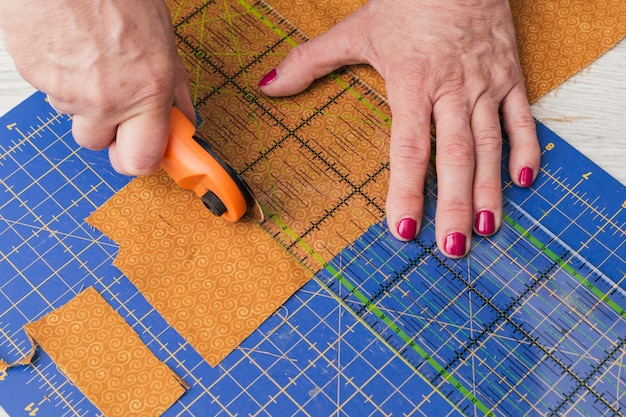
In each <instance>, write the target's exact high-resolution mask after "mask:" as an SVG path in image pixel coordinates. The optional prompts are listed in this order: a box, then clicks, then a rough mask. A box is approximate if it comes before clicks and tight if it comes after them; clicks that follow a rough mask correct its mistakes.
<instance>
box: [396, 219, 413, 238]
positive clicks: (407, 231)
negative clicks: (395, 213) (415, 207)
mask: <svg viewBox="0 0 626 417" xmlns="http://www.w3.org/2000/svg"><path fill="white" fill-rule="evenodd" d="M416 233H417V222H416V221H415V220H413V219H411V218H409V217H407V218H404V219H402V220H400V222H399V223H398V235H399V236H400V237H401V238H402V239H406V240H413V239H415V234H416Z"/></svg>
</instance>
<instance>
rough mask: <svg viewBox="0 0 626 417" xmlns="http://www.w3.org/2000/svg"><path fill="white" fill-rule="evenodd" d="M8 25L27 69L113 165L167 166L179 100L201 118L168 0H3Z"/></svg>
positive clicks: (77, 134)
mask: <svg viewBox="0 0 626 417" xmlns="http://www.w3.org/2000/svg"><path fill="white" fill-rule="evenodd" d="M0 28H1V29H2V31H3V34H4V38H5V46H6V49H7V51H8V52H9V53H10V54H11V56H12V57H13V59H14V61H15V65H16V68H17V69H18V71H19V72H20V74H21V76H22V77H23V78H24V79H25V80H26V81H28V82H29V83H31V84H32V85H33V86H34V87H35V88H37V89H38V90H41V91H43V92H45V93H47V94H48V96H49V99H50V103H51V104H52V105H53V106H54V107H55V108H56V109H58V110H59V111H62V112H64V113H68V114H73V115H74V118H73V126H72V133H73V135H74V138H75V140H76V142H77V143H78V144H80V145H82V146H84V147H86V148H89V149H94V150H100V149H105V148H107V147H108V148H109V156H110V159H111V163H112V165H113V167H114V168H115V169H116V170H118V171H119V172H121V173H125V174H132V175H140V174H146V173H149V172H151V171H153V170H154V169H155V168H157V167H158V165H159V163H160V161H161V158H162V155H163V152H164V149H165V145H166V143H167V137H168V132H169V114H170V110H171V107H172V105H176V106H178V107H180V108H181V110H183V112H184V113H185V114H186V115H187V117H189V118H190V119H191V120H192V121H195V113H194V110H193V106H192V103H191V98H190V95H189V90H188V76H187V73H186V71H185V69H184V67H183V64H182V61H181V59H180V57H179V56H178V55H177V51H176V45H175V41H174V34H173V30H172V24H171V17H170V14H169V10H168V8H167V6H166V5H165V3H164V2H163V1H162V0H133V1H127V0H93V1H72V0H57V1H52V2H50V1H37V0H20V1H19V2H16V1H13V0H0Z"/></svg>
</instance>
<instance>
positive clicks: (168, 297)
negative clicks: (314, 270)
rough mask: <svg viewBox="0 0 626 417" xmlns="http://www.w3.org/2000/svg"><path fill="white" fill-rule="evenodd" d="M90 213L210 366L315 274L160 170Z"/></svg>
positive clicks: (130, 272)
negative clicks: (223, 216) (225, 217)
mask: <svg viewBox="0 0 626 417" xmlns="http://www.w3.org/2000/svg"><path fill="white" fill-rule="evenodd" d="M129 210H130V211H129ZM87 220H88V222H89V223H90V224H92V225H93V226H95V227H97V228H99V229H100V230H101V231H102V232H104V233H105V234H107V235H108V236H109V237H111V238H112V239H114V240H115V241H116V242H117V243H119V245H120V252H119V254H118V257H117V259H116V261H115V265H116V266H117V267H119V268H120V269H121V270H122V271H123V272H124V273H125V274H126V276H128V278H129V279H130V280H131V281H132V282H133V284H135V285H136V286H137V288H138V289H139V291H141V293H142V294H143V295H144V296H145V297H146V299H147V300H148V301H149V302H150V303H151V304H152V305H153V306H154V308H156V309H157V310H158V311H159V312H160V313H161V314H162V315H163V317H164V318H165V319H166V320H167V321H168V323H169V324H170V325H171V326H172V327H173V328H175V329H176V330H177V331H178V332H179V333H180V334H181V335H182V336H183V337H184V338H185V339H186V340H187V341H188V342H189V343H190V344H191V345H192V346H193V347H194V348H195V349H196V350H197V351H198V353H200V354H201V355H202V356H203V357H204V358H205V359H206V360H207V362H209V363H210V364H211V365H213V366H215V365H217V364H218V363H219V362H220V361H221V360H222V359H223V358H224V357H225V356H226V355H227V354H228V353H230V352H231V351H232V350H233V349H235V348H236V347H237V346H238V345H239V344H240V343H241V342H242V341H243V340H244V339H245V338H246V337H247V336H248V335H249V334H250V333H252V331H254V330H255V329H256V328H257V327H258V326H259V325H260V324H261V323H262V322H263V321H264V320H265V319H266V318H267V317H269V315H270V314H272V313H273V312H274V311H275V310H276V309H277V308H278V307H279V306H280V305H281V304H282V303H283V302H285V301H286V300H287V298H289V297H290V296H291V295H292V294H293V293H294V292H296V290H298V289H299V288H300V287H301V286H302V285H303V284H304V283H305V282H306V281H308V279H309V278H310V277H311V274H310V273H309V272H308V271H306V270H305V268H304V267H303V266H301V265H300V264H299V263H298V262H297V261H296V260H295V259H294V258H293V257H292V256H291V255H289V254H288V253H287V252H286V251H285V249H284V248H283V247H282V246H280V245H279V244H278V243H277V242H276V241H274V240H273V239H272V237H271V236H269V235H268V234H267V233H266V232H265V231H264V230H263V229H262V228H261V227H260V226H259V225H258V224H256V223H254V222H252V221H240V222H238V223H234V224H233V223H230V222H227V221H225V220H223V219H221V218H218V217H216V216H214V215H212V214H211V213H210V212H209V211H208V210H207V208H206V207H205V206H204V205H203V204H202V203H201V202H200V200H199V199H198V198H197V197H196V196H195V195H194V194H193V193H192V192H190V191H187V190H183V189H181V188H179V187H178V186H177V185H176V184H175V183H174V182H173V181H172V180H171V179H170V178H169V177H168V176H167V175H166V174H165V173H164V172H163V171H159V172H157V173H155V174H153V175H150V176H146V177H141V178H138V179H136V180H134V181H133V182H131V183H130V184H129V185H128V186H127V187H126V188H124V189H123V190H122V191H120V192H119V193H118V194H116V195H115V196H114V197H113V198H112V199H110V200H109V201H108V202H107V203H106V204H105V205H104V206H103V207H101V208H100V209H99V210H98V211H96V212H95V213H94V214H93V215H92V216H90V217H89V219H87Z"/></svg>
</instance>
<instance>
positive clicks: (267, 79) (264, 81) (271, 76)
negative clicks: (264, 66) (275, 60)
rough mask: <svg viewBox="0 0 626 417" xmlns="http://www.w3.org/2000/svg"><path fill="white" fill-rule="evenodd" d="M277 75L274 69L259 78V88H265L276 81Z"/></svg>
mask: <svg viewBox="0 0 626 417" xmlns="http://www.w3.org/2000/svg"><path fill="white" fill-rule="evenodd" d="M277 75H278V74H277V73H276V68H274V69H273V70H271V71H270V72H268V73H267V74H265V75H264V76H263V78H261V81H259V87H265V86H266V85H269V84H271V83H272V82H273V81H274V80H275V79H276V76H277Z"/></svg>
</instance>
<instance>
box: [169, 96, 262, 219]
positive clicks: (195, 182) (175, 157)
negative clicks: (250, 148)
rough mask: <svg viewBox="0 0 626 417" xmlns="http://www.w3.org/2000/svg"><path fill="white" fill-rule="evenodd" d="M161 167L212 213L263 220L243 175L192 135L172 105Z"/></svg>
mask: <svg viewBox="0 0 626 417" xmlns="http://www.w3.org/2000/svg"><path fill="white" fill-rule="evenodd" d="M170 118H171V120H170V136H169V140H168V144H167V148H166V150H165V154H164V156H163V160H162V161H161V167H162V168H163V169H164V170H165V172H167V173H168V175H169V176H170V177H172V179H173V180H174V181H176V183H177V184H178V185H179V186H180V187H182V188H185V189H187V190H192V191H193V192H194V193H195V194H196V195H197V196H198V197H200V198H201V199H202V202H204V204H205V205H206V207H207V208H208V209H209V210H210V211H211V212H212V213H213V214H215V215H216V216H219V217H222V218H224V219H226V220H229V221H231V222H235V221H237V220H239V219H241V217H243V215H244V214H248V215H249V216H250V217H252V218H253V219H255V220H258V221H262V220H263V211H262V210H261V207H260V206H259V203H258V202H257V201H256V199H255V198H254V195H253V194H252V190H251V189H250V187H249V186H248V184H246V182H245V181H244V179H243V178H242V177H241V176H240V175H239V174H238V173H237V172H236V171H235V170H234V169H233V168H231V167H230V166H229V165H228V164H226V162H224V161H223V160H222V159H221V158H220V157H219V156H217V154H216V153H215V152H214V151H213V149H211V147H210V146H209V145H208V144H207V143H206V142H204V141H203V140H202V139H200V138H198V137H196V136H195V132H196V128H195V126H194V125H193V123H191V122H190V121H189V119H187V117H185V115H184V114H183V113H182V112H181V111H180V110H179V109H177V108H176V107H173V108H172V112H171V116H170Z"/></svg>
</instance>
